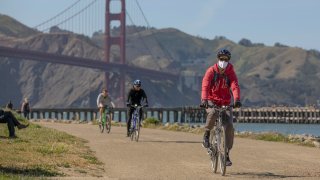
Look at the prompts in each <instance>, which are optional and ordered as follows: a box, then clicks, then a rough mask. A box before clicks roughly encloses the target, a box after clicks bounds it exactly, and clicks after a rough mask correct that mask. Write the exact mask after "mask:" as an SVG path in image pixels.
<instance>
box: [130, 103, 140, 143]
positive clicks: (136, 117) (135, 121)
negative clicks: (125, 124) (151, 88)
mask: <svg viewBox="0 0 320 180" xmlns="http://www.w3.org/2000/svg"><path fill="white" fill-rule="evenodd" d="M131 107H133V108H134V112H133V113H132V118H131V126H130V130H129V137H130V138H131V141H133V139H135V140H136V141H137V142H138V141H139V135H140V111H141V109H142V107H143V106H138V105H137V104H135V105H131Z"/></svg>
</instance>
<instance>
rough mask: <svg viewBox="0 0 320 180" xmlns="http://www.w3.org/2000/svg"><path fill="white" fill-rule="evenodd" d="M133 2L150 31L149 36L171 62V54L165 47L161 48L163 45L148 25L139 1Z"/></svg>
mask: <svg viewBox="0 0 320 180" xmlns="http://www.w3.org/2000/svg"><path fill="white" fill-rule="evenodd" d="M135 2H136V4H137V6H138V8H139V10H140V12H141V14H142V17H143V19H144V20H145V22H146V24H147V27H148V29H150V32H151V35H152V36H151V37H153V38H154V40H155V41H156V42H157V43H158V45H159V47H160V49H161V50H162V51H163V52H164V55H165V56H166V58H167V59H171V60H173V57H172V56H171V54H170V53H169V51H168V50H167V48H166V47H165V46H163V44H162V43H161V42H160V41H159V39H158V37H157V36H156V34H155V33H154V32H153V31H152V29H151V26H150V23H149V21H148V19H147V17H146V15H145V13H144V12H143V10H142V8H141V6H140V3H139V1H138V0H135Z"/></svg>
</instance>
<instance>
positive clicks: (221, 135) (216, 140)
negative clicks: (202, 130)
mask: <svg viewBox="0 0 320 180" xmlns="http://www.w3.org/2000/svg"><path fill="white" fill-rule="evenodd" d="M208 107H209V108H214V109H215V111H217V112H218V118H217V119H216V122H215V123H216V124H215V127H214V129H212V130H211V132H210V134H211V135H210V147H209V148H208V149H207V151H208V154H209V155H210V158H211V163H212V170H213V172H214V173H216V172H217V166H218V159H219V164H220V171H221V175H222V176H224V175H225V173H226V153H228V149H227V147H226V134H225V133H226V132H225V131H226V129H225V128H224V126H223V123H224V120H225V119H224V118H223V116H224V115H225V114H226V112H227V111H230V114H231V111H232V107H233V106H221V107H220V106H216V105H209V106H208ZM222 139H223V143H222ZM221 145H222V146H221Z"/></svg>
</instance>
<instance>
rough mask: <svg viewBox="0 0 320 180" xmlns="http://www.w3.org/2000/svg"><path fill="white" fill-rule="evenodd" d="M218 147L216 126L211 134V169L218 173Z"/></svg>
mask: <svg viewBox="0 0 320 180" xmlns="http://www.w3.org/2000/svg"><path fill="white" fill-rule="evenodd" d="M218 154H219V153H218V147H217V137H216V128H214V129H213V130H212V131H211V135H210V159H211V169H212V171H213V173H217V169H218V159H219V158H218V157H219V156H218Z"/></svg>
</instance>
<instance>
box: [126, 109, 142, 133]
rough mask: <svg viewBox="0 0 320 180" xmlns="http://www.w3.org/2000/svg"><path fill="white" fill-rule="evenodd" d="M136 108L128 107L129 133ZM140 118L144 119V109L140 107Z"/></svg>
mask: <svg viewBox="0 0 320 180" xmlns="http://www.w3.org/2000/svg"><path fill="white" fill-rule="evenodd" d="M134 110H135V108H132V107H130V108H128V112H127V115H128V120H127V133H128V132H129V129H130V126H131V118H132V114H133V112H134ZM139 114H140V115H139V117H140V118H139V120H140V122H141V119H142V109H140V113H139Z"/></svg>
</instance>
